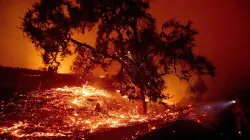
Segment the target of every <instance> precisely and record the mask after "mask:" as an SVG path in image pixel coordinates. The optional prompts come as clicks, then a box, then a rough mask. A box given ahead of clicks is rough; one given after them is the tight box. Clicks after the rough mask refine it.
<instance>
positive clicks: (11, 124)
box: [0, 85, 178, 138]
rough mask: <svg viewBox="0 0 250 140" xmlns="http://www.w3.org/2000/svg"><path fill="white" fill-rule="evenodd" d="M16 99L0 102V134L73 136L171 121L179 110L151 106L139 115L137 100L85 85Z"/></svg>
mask: <svg viewBox="0 0 250 140" xmlns="http://www.w3.org/2000/svg"><path fill="white" fill-rule="evenodd" d="M18 98H21V99H20V100H18V101H15V100H11V102H8V103H6V102H2V103H1V110H2V111H1V112H0V117H1V118H0V119H1V120H3V121H1V123H0V135H10V136H13V137H17V138H27V137H32V138H35V137H54V136H55V137H58V136H62V137H73V136H74V135H76V133H78V134H77V135H81V137H84V136H85V135H88V134H95V133H96V132H100V131H106V130H109V129H113V128H117V127H121V126H129V125H135V124H139V123H145V122H150V121H154V120H164V121H173V120H175V119H176V118H177V116H178V112H172V111H170V110H169V109H168V110H166V111H164V112H160V113H159V112H156V111H155V110H154V108H153V107H151V108H150V107H149V109H148V111H149V113H148V114H147V115H138V113H137V104H136V102H130V101H129V100H128V99H127V98H126V97H121V96H120V94H119V93H112V94H111V93H108V92H106V91H104V90H99V89H96V88H94V87H91V86H88V85H84V86H83V87H64V88H55V89H51V90H45V91H33V92H30V93H28V94H27V95H21V96H20V97H18ZM97 104H98V105H100V108H99V109H98V110H96V106H97ZM153 128H154V129H155V127H153Z"/></svg>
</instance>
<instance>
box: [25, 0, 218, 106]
mask: <svg viewBox="0 0 250 140" xmlns="http://www.w3.org/2000/svg"><path fill="white" fill-rule="evenodd" d="M149 6H150V0H71V1H66V0H41V1H40V2H37V3H35V4H34V5H33V6H32V8H31V9H29V10H28V11H27V12H26V14H25V16H24V18H23V23H22V29H23V31H24V32H25V33H26V35H27V36H28V37H29V38H30V40H31V41H32V42H33V43H34V44H35V47H36V48H37V49H38V50H42V52H43V60H44V63H45V64H46V65H49V66H50V67H51V68H53V69H54V70H56V69H57V68H58V66H59V65H60V63H59V62H58V58H59V57H60V58H65V57H66V56H68V55H70V54H71V51H70V46H74V47H75V53H76V54H77V58H76V60H75V62H74V64H73V67H72V69H75V70H76V69H81V72H91V71H92V70H93V69H94V68H96V67H98V66H100V67H101V68H103V69H104V70H107V68H108V67H109V66H111V65H112V64H114V65H115V64H116V65H119V66H120V70H119V72H118V74H117V75H116V77H115V78H114V81H115V82H116V86H117V88H119V89H120V93H121V94H122V95H128V97H129V98H131V99H140V100H141V101H142V102H144V99H145V97H146V96H148V98H149V99H150V100H151V101H154V102H157V101H160V100H161V99H163V98H164V97H166V96H164V94H162V91H163V90H164V88H165V83H164V80H163V79H162V76H164V75H167V74H172V73H174V74H176V76H178V77H179V78H180V79H182V80H189V79H190V77H191V76H192V72H199V73H200V74H201V75H206V74H209V75H212V76H214V66H213V65H212V64H211V63H210V62H209V61H208V60H207V59H206V58H205V57H203V56H197V55H195V54H194V53H193V51H192V49H193V47H195V43H194V36H195V35H197V34H198V31H197V30H196V29H194V28H192V22H191V21H189V22H188V23H187V24H185V25H183V24H181V23H180V22H178V21H176V20H174V19H172V20H167V21H166V22H165V23H164V24H163V25H162V28H161V30H160V31H159V32H157V31H156V21H155V18H154V17H152V15H151V14H150V13H148V9H149ZM94 28H97V38H96V44H95V46H91V45H89V44H87V43H86V42H85V41H84V38H83V39H82V40H81V41H80V40H77V39H75V38H74V35H75V34H77V33H81V34H84V33H85V32H86V31H91V30H93V29H94ZM135 91H137V92H135Z"/></svg>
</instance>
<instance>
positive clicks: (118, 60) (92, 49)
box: [68, 38, 124, 65]
mask: <svg viewBox="0 0 250 140" xmlns="http://www.w3.org/2000/svg"><path fill="white" fill-rule="evenodd" d="M68 40H69V41H71V42H73V43H74V44H76V45H78V46H82V47H85V48H88V49H90V50H91V51H92V52H94V53H96V54H99V55H102V56H104V57H106V58H111V59H113V60H116V61H117V62H119V63H120V64H121V65H124V62H123V61H121V60H120V59H119V58H117V57H115V56H111V55H108V54H105V53H103V52H99V51H97V50H95V49H94V48H93V47H91V46H90V45H88V44H86V43H82V42H79V41H77V40H75V39H72V38H68Z"/></svg>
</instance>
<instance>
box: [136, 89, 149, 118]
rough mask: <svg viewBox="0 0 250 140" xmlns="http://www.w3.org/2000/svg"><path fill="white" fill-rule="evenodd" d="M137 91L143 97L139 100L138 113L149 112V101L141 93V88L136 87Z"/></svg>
mask: <svg viewBox="0 0 250 140" xmlns="http://www.w3.org/2000/svg"><path fill="white" fill-rule="evenodd" d="M135 92H136V93H137V94H138V95H139V96H140V97H141V99H139V100H138V106H137V107H138V111H137V112H138V114H140V115H144V114H147V103H146V101H145V98H143V97H144V96H143V95H141V90H140V88H137V87H136V88H135Z"/></svg>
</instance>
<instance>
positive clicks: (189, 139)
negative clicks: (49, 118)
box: [0, 120, 250, 140]
mask: <svg viewBox="0 0 250 140" xmlns="http://www.w3.org/2000/svg"><path fill="white" fill-rule="evenodd" d="M147 129H148V124H146V123H144V124H138V125H135V126H128V127H120V128H116V129H111V130H109V131H105V132H100V133H96V134H94V135H90V136H87V137H85V139H87V140H132V139H136V140H184V139H185V140H249V138H250V137H249V136H247V135H245V136H238V135H234V134H225V133H223V132H220V131H219V130H216V128H212V127H208V126H204V125H202V124H200V123H197V122H195V121H192V120H178V121H175V122H173V123H171V124H166V125H165V126H163V127H162V128H160V129H158V130H154V131H152V132H150V133H147V134H144V135H142V136H139V137H138V135H140V133H143V132H146V131H147ZM0 139H16V138H14V137H11V136H8V135H1V136H0ZM25 139H26V138H25ZM29 139H38V140H42V139H49V140H51V139H52V140H59V139H60V140H61V139H62V140H64V139H65V140H67V139H79V140H80V139H82V138H81V136H77V135H76V136H75V137H40V138H29Z"/></svg>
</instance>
